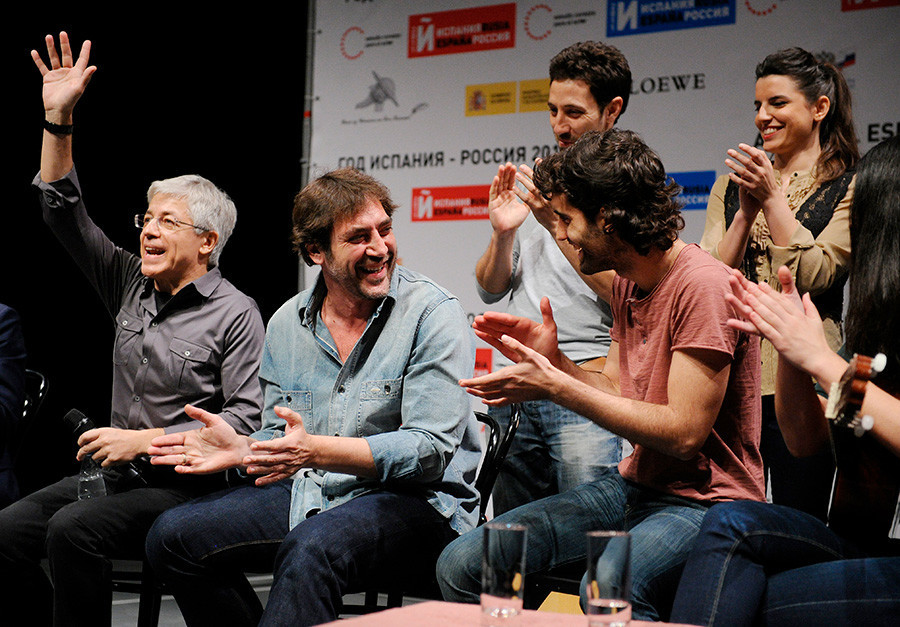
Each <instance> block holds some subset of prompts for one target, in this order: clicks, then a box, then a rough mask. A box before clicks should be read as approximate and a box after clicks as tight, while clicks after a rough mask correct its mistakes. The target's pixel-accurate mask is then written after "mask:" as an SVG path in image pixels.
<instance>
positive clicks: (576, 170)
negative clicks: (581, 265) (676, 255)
mask: <svg viewBox="0 0 900 627" xmlns="http://www.w3.org/2000/svg"><path fill="white" fill-rule="evenodd" d="M534 184H535V186H537V188H538V190H540V192H541V194H542V195H543V196H544V197H545V198H547V199H549V198H550V197H551V196H552V195H553V194H565V196H566V199H567V200H568V202H569V204H570V205H572V206H573V207H575V208H576V209H578V210H579V211H581V212H582V213H583V214H584V217H585V218H586V219H587V220H588V221H589V222H594V223H596V222H597V219H598V217H602V218H603V219H604V220H605V221H606V224H607V225H608V226H610V227H612V228H613V229H614V230H615V233H616V234H617V235H618V236H619V238H620V239H622V240H623V241H624V242H627V243H628V244H630V245H631V246H633V247H634V249H635V250H636V251H637V252H638V253H639V254H641V255H646V254H647V253H649V252H650V250H651V249H658V250H668V249H669V248H671V247H672V244H673V243H674V242H675V240H676V239H677V238H678V232H679V231H680V230H681V229H683V228H684V218H682V217H681V206H680V204H679V203H678V201H677V200H676V196H677V195H678V194H679V193H680V192H681V186H680V185H678V184H677V183H675V181H673V180H672V179H670V178H668V177H667V176H666V171H665V168H663V165H662V162H660V160H659V157H658V156H657V155H656V153H655V152H653V151H652V150H651V149H650V148H649V147H648V146H647V144H645V143H644V142H643V140H642V139H641V138H640V137H639V136H638V135H637V134H636V133H634V132H632V131H625V130H620V129H615V128H612V129H609V130H608V131H591V132H589V133H585V134H584V135H582V136H581V137H580V138H579V139H578V141H576V142H575V143H574V144H573V145H572V146H571V147H569V148H568V149H567V150H564V151H562V152H558V153H555V154H553V155H551V156H550V157H548V158H547V159H545V160H543V161H542V162H541V163H540V164H538V166H537V167H536V168H535V171H534Z"/></svg>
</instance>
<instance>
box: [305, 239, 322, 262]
mask: <svg viewBox="0 0 900 627" xmlns="http://www.w3.org/2000/svg"><path fill="white" fill-rule="evenodd" d="M306 254H307V255H309V258H310V259H312V262H313V263H314V264H316V265H317V266H321V265H322V261H323V260H324V259H325V253H323V252H322V249H321V248H320V247H319V245H318V244H316V243H315V242H313V243H311V244H306Z"/></svg>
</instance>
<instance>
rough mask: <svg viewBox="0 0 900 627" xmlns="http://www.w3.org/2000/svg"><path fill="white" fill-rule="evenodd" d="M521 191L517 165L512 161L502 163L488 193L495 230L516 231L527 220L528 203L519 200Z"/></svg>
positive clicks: (489, 207)
mask: <svg viewBox="0 0 900 627" xmlns="http://www.w3.org/2000/svg"><path fill="white" fill-rule="evenodd" d="M519 192H520V190H519V189H518V188H517V187H516V166H514V165H513V164H511V163H507V164H505V165H501V166H500V167H499V168H498V169H497V175H496V176H495V177H494V180H493V181H491V189H490V193H489V194H488V212H489V217H490V219H491V226H492V227H493V228H494V230H495V231H499V232H501V233H503V232H508V231H514V230H515V229H517V228H519V227H520V226H522V223H523V222H525V218H527V217H528V205H526V204H524V203H522V202H521V201H520V200H519Z"/></svg>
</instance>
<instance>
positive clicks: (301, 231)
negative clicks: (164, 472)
mask: <svg viewBox="0 0 900 627" xmlns="http://www.w3.org/2000/svg"><path fill="white" fill-rule="evenodd" d="M394 208H395V205H394V203H393V202H392V201H391V199H390V195H389V193H388V191H387V189H386V188H385V187H384V186H383V185H381V184H380V183H378V182H377V181H375V180H374V179H373V178H371V177H369V176H367V175H365V174H363V173H361V172H358V171H356V170H351V169H343V170H336V171H334V172H331V173H329V174H326V175H324V176H322V177H321V178H319V179H317V180H315V181H313V182H312V183H310V184H309V185H307V186H306V188H304V189H303V190H302V191H301V192H300V194H298V196H297V198H296V199H295V202H294V215H293V223H294V229H293V239H294V244H295V246H296V248H297V250H298V251H299V252H300V254H301V255H302V257H303V259H304V260H305V261H306V263H307V264H309V265H313V264H316V265H318V266H320V267H321V274H320V275H319V278H318V280H317V281H316V284H315V286H314V287H313V288H312V289H310V290H306V291H304V292H302V293H301V294H299V295H297V296H295V297H294V298H292V299H291V300H289V301H288V302H287V303H285V305H284V306H283V307H281V309H280V310H279V311H278V312H276V313H275V315H274V316H273V317H272V320H271V321H270V323H269V326H268V330H267V332H266V344H265V348H264V350H263V357H262V365H261V366H260V380H261V382H262V385H263V391H264V396H265V409H264V412H263V429H262V430H261V431H259V432H257V433H255V434H253V435H252V436H250V437H244V436H239V435H237V434H236V433H235V432H234V431H233V429H231V428H230V427H229V426H228V425H227V424H226V423H225V422H224V421H223V420H221V419H220V418H219V417H217V416H214V415H212V414H209V413H207V412H204V411H201V410H195V409H192V408H189V409H188V413H189V414H190V415H192V416H194V417H195V418H196V419H197V420H200V421H201V422H203V423H204V424H205V425H206V426H205V427H204V428H203V429H200V430H199V431H194V432H186V433H183V434H173V435H169V436H164V437H161V438H157V439H156V440H154V447H153V448H152V449H151V453H152V454H155V455H157V457H156V458H155V459H154V463H157V464H160V463H161V464H175V465H176V468H177V470H178V471H179V472H185V473H204V472H210V471H215V470H220V469H222V468H231V467H243V468H244V469H245V471H246V472H247V473H249V474H251V475H258V478H257V479H256V482H255V483H256V485H255V486H245V487H239V488H235V489H232V490H227V491H225V492H221V493H219V494H216V495H211V496H209V497H204V498H202V499H199V500H196V501H193V502H191V503H188V504H186V505H185V506H183V507H178V508H175V509H173V510H171V511H169V512H168V513H167V515H164V516H161V517H160V518H159V519H157V521H156V523H155V524H154V526H153V528H152V529H151V531H150V535H149V537H148V540H147V552H148V557H149V559H150V561H151V563H152V564H153V568H154V571H155V572H156V573H157V574H158V575H159V576H160V577H161V578H162V579H163V580H164V581H166V582H167V583H169V584H170V585H171V586H172V588H173V590H174V594H175V598H176V600H177V601H178V604H179V606H180V607H181V610H182V613H183V615H184V618H185V620H186V622H187V624H188V625H208V624H216V623H218V622H223V623H227V624H230V625H242V624H247V625H256V624H257V623H258V622H259V621H260V618H261V624H264V625H273V624H290V625H313V624H319V623H322V622H327V621H329V620H333V619H335V618H336V617H337V616H338V614H339V612H340V607H341V597H342V596H343V594H344V593H345V592H347V591H349V590H351V589H353V588H358V587H359V586H360V585H362V584H365V583H367V582H370V583H372V582H378V581H400V582H402V581H422V580H427V579H430V578H431V577H433V575H434V564H435V561H436V559H437V556H438V555H439V554H440V552H441V550H442V548H443V547H444V545H446V544H447V543H448V542H449V541H450V540H451V539H453V538H455V537H457V536H458V535H459V534H461V533H463V532H465V531H467V530H470V529H472V528H473V527H474V526H475V524H476V519H477V516H478V495H477V493H476V491H475V489H474V481H475V471H476V467H477V464H478V461H479V459H480V450H479V439H478V430H477V423H476V421H475V420H474V416H473V413H472V411H471V408H470V401H469V399H468V397H467V396H466V394H465V391H464V390H462V388H460V387H459V385H458V381H459V379H461V378H464V377H467V376H469V374H468V373H471V372H472V371H473V368H474V356H475V355H474V353H475V351H474V335H473V334H472V331H471V329H470V328H469V326H468V323H467V320H466V317H465V315H464V313H463V311H462V308H461V307H460V305H459V303H458V301H457V300H456V298H454V297H453V296H452V295H450V294H448V293H447V292H446V291H444V290H443V289H441V288H440V287H438V286H437V285H435V284H434V283H432V282H431V281H430V280H429V279H427V278H425V277H423V276H421V275H419V274H416V273H414V272H411V271H409V270H407V269H405V268H402V267H399V266H396V242H395V239H394V233H393V230H392V223H391V213H392V212H393V210H394ZM289 478H290V479H292V480H291V481H284V479H289ZM269 569H274V583H273V585H272V588H271V592H270V594H269V598H268V602H267V604H266V608H265V612H264V613H263V610H262V607H261V604H260V602H259V600H258V598H257V597H256V595H255V593H254V592H253V590H252V589H251V587H250V585H249V583H248V582H247V580H246V578H245V577H244V575H243V572H244V571H247V570H250V571H253V570H269Z"/></svg>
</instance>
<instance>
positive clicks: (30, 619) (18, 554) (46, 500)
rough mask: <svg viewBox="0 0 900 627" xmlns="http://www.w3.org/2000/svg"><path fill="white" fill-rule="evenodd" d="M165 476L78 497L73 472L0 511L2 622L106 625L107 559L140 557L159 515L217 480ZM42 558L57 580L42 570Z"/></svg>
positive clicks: (15, 623) (109, 594) (109, 566)
mask: <svg viewBox="0 0 900 627" xmlns="http://www.w3.org/2000/svg"><path fill="white" fill-rule="evenodd" d="M153 474H154V475H156V476H157V477H160V476H166V475H164V474H163V473H161V472H155V473H153ZM167 476H168V478H164V479H161V480H157V481H153V480H151V485H152V486H153V487H143V488H137V489H133V490H128V491H124V492H115V487H114V485H113V484H112V483H110V482H108V484H109V485H108V489H109V490H110V492H111V493H110V494H109V495H108V496H105V497H99V498H95V499H90V500H86V501H79V500H78V497H77V490H78V476H77V475H75V476H72V477H66V478H65V479H62V480H60V481H58V482H57V483H55V484H53V485H50V486H47V487H46V488H43V489H42V490H38V491H37V492H34V493H33V494H30V495H28V496H26V497H25V498H23V499H21V500H19V501H17V502H15V503H13V504H12V505H10V506H9V507H6V508H5V509H3V510H2V511H0V607H2V608H3V619H2V622H3V623H4V624H10V625H19V624H21V625H48V624H50V623H51V617H52V622H53V623H54V624H56V625H93V626H96V625H108V624H109V623H110V611H111V610H110V603H111V600H112V592H111V589H110V572H111V565H110V558H118V559H132V558H134V559H142V558H143V546H144V538H145V536H146V534H147V530H149V529H150V525H152V524H153V521H154V520H155V519H156V517H157V516H158V515H159V514H160V513H161V512H163V511H164V510H166V509H168V508H170V507H173V506H175V505H179V504H181V503H183V502H185V501H188V500H190V499H192V498H195V497H196V496H199V495H201V494H204V493H205V492H208V491H209V490H210V489H211V485H212V483H211V482H210V481H209V480H207V481H203V480H201V481H196V480H193V478H190V479H186V478H182V477H175V476H174V472H171V473H170V474H169V475H167ZM157 486H158V487H157ZM219 487H221V486H220V485H219ZM45 557H46V558H47V559H48V561H49V563H50V573H51V579H52V585H51V582H50V581H48V579H47V576H46V575H45V572H44V569H43V568H42V567H41V560H42V559H43V558H45Z"/></svg>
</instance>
